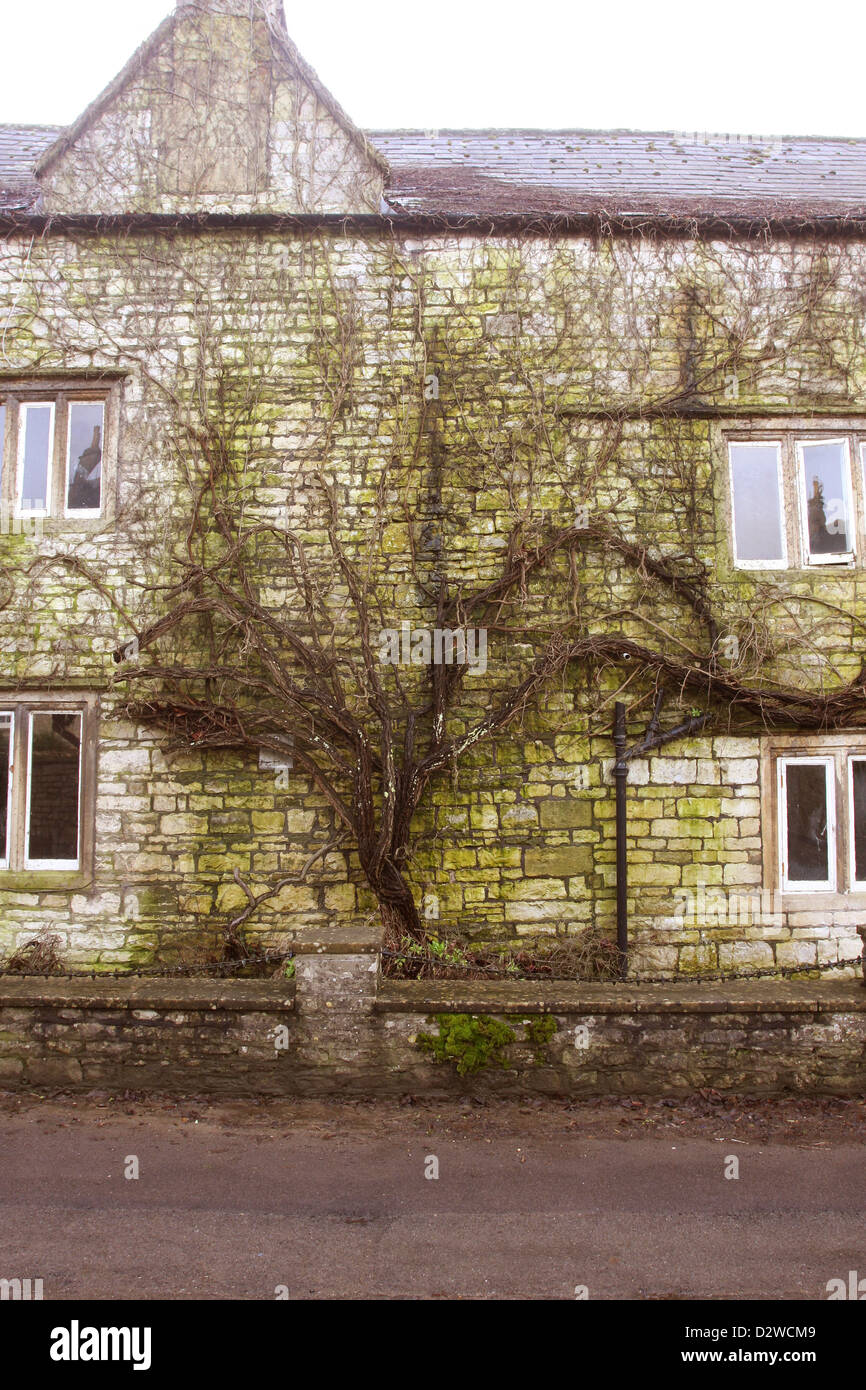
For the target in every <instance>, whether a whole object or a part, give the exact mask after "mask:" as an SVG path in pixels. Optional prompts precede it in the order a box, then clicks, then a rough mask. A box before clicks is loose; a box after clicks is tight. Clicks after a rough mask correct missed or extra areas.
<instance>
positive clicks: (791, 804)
mask: <svg viewBox="0 0 866 1390" xmlns="http://www.w3.org/2000/svg"><path fill="white" fill-rule="evenodd" d="M785 793H786V812H787V826H788V856H787V858H788V880H789V881H790V882H792V883H794V882H797V881H800V882H812V881H814V882H820V883H826V882H827V880H828V879H829V877H830V859H829V846H828V838H827V769H826V767H825V766H824V765H823V764H820V765H815V764H812V765H810V764H808V763H806V764H804V763H788V765H787V768H786V769H785Z"/></svg>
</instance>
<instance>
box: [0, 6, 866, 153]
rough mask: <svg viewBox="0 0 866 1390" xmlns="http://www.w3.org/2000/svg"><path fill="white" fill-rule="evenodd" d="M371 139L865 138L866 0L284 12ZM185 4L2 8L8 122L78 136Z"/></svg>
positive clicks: (1, 104)
mask: <svg viewBox="0 0 866 1390" xmlns="http://www.w3.org/2000/svg"><path fill="white" fill-rule="evenodd" d="M285 5H286V17H287V22H288V30H289V33H290V34H291V36H292V38H293V39H294V41H295V43H296V44H297V45H298V47H299V49H300V50H301V52H302V53H303V54H304V57H305V58H306V59H307V61H308V62H310V63H311V64H312V66H313V67H314V68H315V69H316V70H317V71H318V73H319V76H320V77H321V78H322V80H323V81H324V82H325V84H326V86H328V87H329V88H330V89H331V91H332V92H333V93H334V95H335V96H336V98H337V100H338V101H339V102H340V103H341V104H342V106H343V107H344V108H345V109H346V110H347V111H348V113H349V115H350V116H351V117H352V118H353V120H355V121H356V122H357V123H358V125H361V126H367V127H370V126H373V127H375V126H381V127H386V128H387V127H400V126H417V127H422V128H425V129H426V128H432V127H446V126H482V127H483V126H546V127H548V128H563V127H572V128H589V129H605V128H613V127H628V128H632V129H637V130H683V131H684V130H697V131H731V132H736V133H740V134H789V135H794V134H799V135H858V136H866V111H864V97H863V73H862V70H861V69H862V54H863V50H864V44H863V40H864V36H866V6H864V4H863V0H847V3H840V0H822V3H820V4H818V5H816V4H814V3H809V4H808V5H807V4H806V3H804V0H720V3H717V4H708V3H706V0H704V3H701V0H616V2H615V3H614V2H613V0H608V2H607V3H606V4H605V3H602V4H598V3H597V0H596V2H595V3H593V2H592V0H590V3H587V0H307V2H306V3H299V0H285ZM172 8H173V3H172V0H30V3H27V0H23V3H18V4H16V5H14V6H13V5H12V4H11V2H10V0H6V3H5V4H4V6H3V29H2V33H3V45H2V46H3V60H4V61H3V78H2V82H0V122H2V121H6V122H14V121H21V122H34V123H43V124H47V125H53V124H65V123H67V122H69V121H71V120H73V119H74V118H75V117H76V116H77V115H78V114H79V112H80V111H81V110H82V109H83V108H84V107H85V106H86V105H87V104H88V102H90V101H91V100H92V98H93V97H94V96H96V95H97V93H98V92H99V91H100V90H101V89H102V87H103V86H105V84H106V83H107V82H108V81H109V80H110V79H111V78H112V77H113V76H114V74H115V73H116V72H117V71H118V70H119V68H120V67H122V65H123V64H124V62H125V61H126V59H127V58H128V57H129V56H130V55H131V53H132V52H133V51H134V49H135V48H136V47H137V46H138V44H139V43H140V42H141V41H142V40H143V39H144V38H146V37H147V35H148V34H149V33H150V32H151V31H152V30H153V29H155V28H156V26H157V24H158V23H159V22H160V20H161V19H163V18H164V17H165V15H166V14H168V13H169V12H170V10H171V9H172Z"/></svg>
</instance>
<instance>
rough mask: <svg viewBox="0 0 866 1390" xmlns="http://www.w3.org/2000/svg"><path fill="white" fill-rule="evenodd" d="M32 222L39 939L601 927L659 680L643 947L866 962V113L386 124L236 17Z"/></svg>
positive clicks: (640, 828)
mask: <svg viewBox="0 0 866 1390" xmlns="http://www.w3.org/2000/svg"><path fill="white" fill-rule="evenodd" d="M0 222H2V228H0V320H2V327H0V437H2V441H3V443H2V455H0V457H2V473H0V816H2V819H0V948H2V950H3V951H4V952H9V951H11V950H13V949H14V948H20V947H21V946H22V945H24V944H25V943H27V942H28V941H30V940H32V939H33V938H34V937H35V936H36V935H38V934H39V933H40V932H41V931H43V930H48V931H50V932H51V933H53V934H54V935H56V936H57V937H59V938H60V942H61V948H62V955H63V959H64V961H65V962H66V964H67V965H69V966H70V967H75V968H88V969H96V970H100V969H103V970H109V969H110V970H114V969H118V968H125V967H131V968H134V967H136V966H138V967H140V966H150V965H153V964H159V963H160V962H166V963H168V962H172V961H176V960H178V959H192V958H193V957H194V955H195V952H196V951H200V952H203V953H204V954H207V951H208V950H209V949H211V948H212V947H213V944H214V942H218V941H219V940H220V939H221V934H222V932H223V930H224V927H225V924H226V923H227V922H229V921H232V920H234V919H236V918H237V917H238V916H240V915H241V914H243V913H244V912H245V910H246V908H247V907H250V906H251V902H252V899H256V898H258V896H259V895H263V897H262V902H261V903H260V904H259V905H257V906H256V908H255V911H251V912H250V913H249V915H248V917H247V918H246V919H245V921H244V930H245V931H246V932H247V933H248V934H249V935H248V937H247V939H248V940H249V941H252V942H259V941H264V942H266V943H269V944H274V943H280V944H283V945H285V944H290V943H291V942H292V941H293V940H299V939H301V938H303V936H304V934H305V933H309V932H315V931H317V930H320V929H321V928H322V927H324V926H328V925H347V924H352V923H356V922H358V921H360V920H363V919H365V918H366V917H369V916H375V915H376V913H377V911H378V909H379V906H380V905H381V901H382V899H381V896H378V897H377V893H376V892H375V891H374V886H371V874H372V875H373V876H374V877H375V874H376V873H379V874H380V875H383V877H382V878H381V882H382V883H388V884H391V885H392V886H391V887H388V890H387V891H388V892H389V893H392V892H396V890H395V889H393V883H395V882H396V881H397V879H398V878H399V880H400V881H401V882H402V881H405V882H406V883H407V884H408V885H409V886H410V889H411V895H412V899H413V900H414V902H415V904H416V906H417V911H418V914H419V916H420V918H421V920H422V921H423V922H424V923H425V924H426V927H427V929H428V931H429V932H430V933H435V934H437V935H438V936H439V937H440V939H442V940H443V941H449V942H457V943H463V945H464V946H467V945H469V946H473V947H476V948H477V947H484V948H485V949H486V950H488V951H490V952H492V953H495V951H497V950H502V951H511V952H514V951H522V952H524V953H529V954H530V955H531V954H532V953H536V954H537V953H540V954H543V953H544V952H545V951H547V950H549V949H551V947H552V946H554V945H556V946H559V947H561V946H563V944H568V943H572V944H574V945H575V948H576V949H577V948H579V946H580V943H581V941H584V940H587V939H588V938H587V933H588V932H592V931H596V932H600V933H607V934H608V935H609V934H610V933H611V932H612V930H613V923H614V914H615V890H616V816H615V799H614V779H613V777H612V775H611V773H612V763H613V759H614V746H613V742H612V722H613V717H614V709H615V706H616V704H617V702H620V703H623V704H624V705H625V706H626V714H627V721H628V729H627V732H628V741H629V744H630V745H632V746H633V745H635V744H640V742H641V740H642V739H643V738H644V737H645V734H646V731H647V729H648V728H649V729H650V731H651V734H652V732H653V731H654V732H655V733H656V734H658V733H659V732H660V733H662V734H664V733H666V732H667V731H672V730H675V731H678V736H677V737H676V738H672V739H671V740H670V741H669V742H666V741H662V742H661V743H659V741H658V739H656V741H655V742H654V743H653V742H652V738H651V740H650V744H649V745H648V747H647V750H646V753H645V755H643V756H642V755H640V752H638V754H637V755H636V756H634V757H632V758H631V759H630V760H629V775H628V781H627V809H628V821H627V840H626V846H625V847H626V852H627V855H626V857H627V861H628V884H629V901H628V913H629V935H630V944H631V962H632V968H633V970H635V971H636V972H637V973H641V972H643V973H644V974H651V975H662V976H671V977H673V976H676V975H680V974H682V975H688V976H694V975H695V974H700V973H707V972H717V971H722V972H725V971H735V970H773V969H790V968H795V967H799V968H802V969H804V970H808V969H810V968H814V967H817V966H828V965H832V964H834V963H842V964H843V965H844V963H846V962H848V963H850V962H853V961H856V959H857V958H858V957H859V954H860V940H859V938H858V935H857V927H858V926H859V925H860V924H861V923H862V922H863V921H864V920H866V918H864V912H866V696H864V689H863V684H862V681H863V677H862V660H863V652H864V621H866V578H863V577H861V576H864V575H866V568H864V566H866V337H864V324H866V143H864V142H856V141H835V142H834V141H829V140H784V141H783V140H779V141H775V142H755V141H739V140H724V139H722V138H714V139H710V138H706V137H700V136H698V135H685V134H681V135H655V136H653V135H637V134H630V133H624V132H612V133H609V134H593V133H588V132H582V131H575V132H551V133H545V132H538V131H482V132H473V131H438V132H431V131H428V132H417V131H416V132H405V131H403V132H401V131H391V132H386V131H368V132H364V131H361V130H359V129H358V128H357V127H356V126H355V125H354V124H353V123H352V121H351V120H350V119H349V118H348V116H347V115H346V114H345V113H344V112H343V110H342V109H341V108H340V106H339V105H338V104H337V102H336V101H335V100H334V99H333V97H332V96H331V95H330V93H328V92H327V91H326V90H325V88H324V87H323V86H322V84H321V82H320V81H319V79H318V78H317V77H316V75H315V73H313V72H312V70H311V69H310V68H309V67H308V65H307V64H306V63H305V61H304V60H303V58H302V57H301V55H300V54H299V53H298V52H297V50H296V49H295V48H294V46H293V45H292V43H291V41H290V39H289V38H288V36H287V34H286V31H285V25H284V18H283V15H282V9H281V6H280V5H279V4H278V3H277V0H193V3H179V4H178V5H177V8H176V10H175V11H174V12H173V13H172V14H171V15H169V16H168V17H167V19H166V20H165V22H164V23H163V24H162V25H161V26H160V28H159V29H158V30H157V31H156V33H155V34H153V35H152V36H151V37H150V39H148V40H147V41H146V42H145V43H144V44H143V45H142V47H141V48H140V49H139V50H138V52H137V53H136V54H135V55H134V56H133V58H132V59H131V60H130V63H129V64H128V65H127V67H126V68H125V69H124V70H123V72H122V73H121V74H119V76H118V77H117V78H116V79H115V81H114V82H113V83H112V84H111V85H110V86H109V87H108V88H107V89H106V91H105V92H103V93H102V94H101V95H100V96H99V97H98V98H97V99H96V100H95V101H94V102H93V104H92V105H91V106H90V107H88V109H87V110H86V111H85V112H84V113H83V114H82V116H81V117H80V118H79V120H78V121H76V122H75V123H74V124H73V125H72V126H70V127H69V128H67V129H63V130H56V129H48V128H41V127H40V128H17V127H0ZM241 550H243V566H241V565H240V562H239V560H238V555H239V553H240V551H241ZM228 575H231V576H232V578H231V583H229V581H228V578H226V576H228ZM356 589H357V591H356ZM181 610H182V611H181ZM253 611H255V613H256V614H257V617H256V618H255V621H252V620H251V619H250V613H251V612H253ZM293 643H294V645H293ZM298 643H303V644H306V645H305V646H304V652H305V653H306V655H305V656H304V659H303V661H301V662H300V665H298V650H299V648H298V645H297V644H298ZM311 652H312V653H314V655H313V656H311V655H310V653H311ZM275 654H276V655H275ZM461 657H462V660H461ZM461 668H465V671H464V675H463V678H462V680H458V681H456V683H455V684H454V686H453V688H452V687H451V686H450V685H449V684H448V682H450V681H451V678H452V676H454V675H455V674H456V673H457V672H458V670H460V669H461ZM437 673H438V674H437ZM437 682H439V684H437ZM442 682H445V684H444V685H443V684H442ZM280 691H281V692H282V693H283V699H282V704H281V702H280V700H279V699H278V698H277V695H275V692H278V693H279V692H280ZM437 702H438V703H437ZM383 710H384V711H385V713H384V714H383ZM287 711H288V714H287V713H286V712H287ZM335 711H336V713H335ZM153 715H157V716H158V717H154V718H152V717H151V716H153ZM440 715H441V724H440V723H437V721H438V720H439V719H440ZM289 716H291V717H290V718H289ZM220 720H222V725H220ZM383 720H385V721H386V722H388V725H389V729H390V733H389V740H390V741H386V740H384V739H381V740H380V732H381V728H382V724H383ZM219 727H221V728H222V730H223V736H222V737H220V736H218V728H219ZM357 727H360V728H363V729H365V730H367V731H368V732H367V734H365V735H364V737H360V736H356V734H355V733H352V732H350V733H347V729H351V730H354V729H356V728H357ZM241 728H242V729H243V733H242V735H241V733H239V730H240V729H241ZM370 730H372V731H373V732H372V734H370V733H369V731H370ZM377 730H378V731H379V732H377ZM416 745H417V746H418V747H423V748H424V749H426V750H427V753H426V754H425V756H429V758H430V763H429V768H432V772H431V774H430V776H429V782H428V783H427V785H425V788H424V792H423V795H422V796H421V797H420V799H419V802H418V805H417V808H415V809H414V812H413V815H412V818H411V820H412V823H411V831H410V833H408V834H407V837H406V844H407V845H408V849H407V850H406V853H405V854H401V856H398V860H399V862H396V863H395V864H393V865H389V863H388V862H387V861H388V855H389V852H390V851H388V852H384V851H383V853H382V854H379V853H378V851H377V850H376V847H375V845H376V843H380V842H381V844H385V840H384V839H381V841H380V842H378V841H376V834H378V833H379V831H376V832H375V833H374V832H370V843H368V844H366V848H364V847H362V848H360V849H359V841H358V838H357V837H356V836H353V834H352V833H350V831H349V830H348V829H347V824H348V822H347V821H346V818H345V816H343V819H342V821H341V815H342V813H343V812H344V811H345V812H347V813H348V814H351V815H355V814H356V813H357V814H358V815H359V816H361V819H362V820H363V815H361V812H360V811H359V810H358V808H359V806H360V807H361V809H362V810H364V800H363V795H362V791H359V787H362V782H359V781H358V780H357V779H358V778H360V777H362V773H361V772H359V766H360V763H361V762H362V761H363V760H364V759H365V758H369V769H368V771H369V779H370V781H371V784H372V786H373V788H374V791H375V797H376V802H375V806H374V807H373V809H372V810H370V816H372V817H373V819H374V820H375V824H376V826H378V827H381V825H382V824H383V823H384V821H385V819H387V816H388V814H389V811H388V795H387V786H388V780H389V778H390V777H392V776H393V785H394V786H395V787H397V788H398V790H399V791H400V794H401V795H402V794H403V793H404V792H405V790H406V788H405V786H404V785H403V784H402V783H401V782H400V776H401V773H400V769H401V768H405V767H406V766H407V764H408V763H409V762H411V759H412V757H414V756H415V753H414V751H413V752H411V754H410V750H414V749H415V747H416ZM394 750H396V752H395V751H394ZM392 754H393V758H392ZM392 762H394V763H395V766H394V767H392V766H391V764H392ZM424 767H425V776H426V769H427V767H428V764H425V765H424ZM364 775H366V774H364ZM362 780H363V779H362ZM383 789H384V790H383ZM364 814H366V811H364ZM364 824H365V826H366V822H364ZM365 834H366V829H365ZM389 834H390V831H389ZM388 843H389V844H390V843H392V841H388ZM371 845H372V848H371ZM311 861H313V862H311ZM383 861H384V869H383ZM392 868H393V869H394V873H393V874H391V878H390V879H389V877H388V875H389V873H390V872H391V869H392ZM280 883H282V885H283V886H282V887H280V888H279V891H278V892H277V893H275V894H274V895H273V896H270V897H267V898H265V897H264V895H265V894H266V893H267V892H268V891H269V890H271V889H272V888H274V886H275V885H278V884H280ZM383 891H384V890H383ZM394 901H395V902H396V901H397V899H396V898H394ZM397 935H398V936H399V932H398V933H397ZM185 953H186V954H185ZM851 969H852V970H853V966H851Z"/></svg>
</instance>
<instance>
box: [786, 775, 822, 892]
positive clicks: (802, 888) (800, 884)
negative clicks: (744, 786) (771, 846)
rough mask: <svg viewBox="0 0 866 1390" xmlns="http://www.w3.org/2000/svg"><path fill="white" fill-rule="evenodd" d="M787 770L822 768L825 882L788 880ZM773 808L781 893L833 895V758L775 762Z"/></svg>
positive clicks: (819, 880) (820, 880)
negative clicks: (794, 768)
mask: <svg viewBox="0 0 866 1390" xmlns="http://www.w3.org/2000/svg"><path fill="white" fill-rule="evenodd" d="M790 766H799V767H823V768H824V779H825V791H826V798H827V868H828V870H829V874H830V876H829V878H826V879H814V878H810V879H794V880H791V879H789V878H788V872H787V870H788V862H787V861H788V794H787V792H788V786H787V770H788V768H789V767H790ZM777 768H778V774H777V784H776V796H777V801H776V807H777V812H776V815H777V821H778V832H779V843H778V847H777V848H778V867H779V883H780V885H781V889H782V892H783V893H835V892H836V760H835V758H834V757H833V756H832V755H819V756H815V757H807V756H803V755H799V754H796V755H791V756H789V757H786V756H782V757H780V758H779V759H778V762H777Z"/></svg>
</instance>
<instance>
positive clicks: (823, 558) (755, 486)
mask: <svg viewBox="0 0 866 1390" xmlns="http://www.w3.org/2000/svg"><path fill="white" fill-rule="evenodd" d="M726 446H727V456H728V481H729V496H730V508H731V531H732V539H733V550H734V560H735V563H736V565H737V566H738V567H739V568H741V569H788V568H806V567H808V566H814V565H853V564H855V563H857V562H858V560H862V557H863V555H864V553H866V431H863V430H835V431H829V430H828V431H818V430H814V429H807V428H803V429H785V430H775V431H769V430H768V431H762V432H758V431H749V432H748V434H747V433H746V432H742V433H741V432H739V431H737V432H736V433H734V432H731V433H730V434H728V435H727V438H726Z"/></svg>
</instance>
